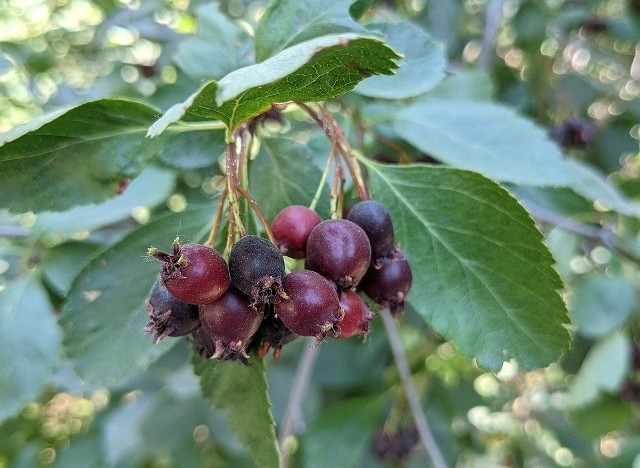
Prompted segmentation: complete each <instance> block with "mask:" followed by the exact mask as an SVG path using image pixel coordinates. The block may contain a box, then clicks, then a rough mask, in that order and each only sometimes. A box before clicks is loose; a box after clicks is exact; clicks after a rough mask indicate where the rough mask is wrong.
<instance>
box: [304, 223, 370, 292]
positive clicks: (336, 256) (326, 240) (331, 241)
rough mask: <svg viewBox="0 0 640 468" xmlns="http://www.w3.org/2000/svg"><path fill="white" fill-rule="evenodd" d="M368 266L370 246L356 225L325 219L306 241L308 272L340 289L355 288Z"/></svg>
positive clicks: (365, 235) (364, 234) (363, 233)
mask: <svg viewBox="0 0 640 468" xmlns="http://www.w3.org/2000/svg"><path fill="white" fill-rule="evenodd" d="M370 263H371V244H370V243H369V238H368V237H367V234H366V233H365V232H364V231H363V230H362V228H361V227H360V226H358V225H357V224H355V223H353V222H351V221H349V220H346V219H327V220H325V221H322V222H321V223H320V224H318V225H317V226H316V227H315V228H313V230H312V231H311V234H309V239H308V240H307V264H306V266H307V268H308V269H310V270H313V271H316V272H318V273H320V274H321V275H322V276H324V277H325V278H328V279H330V280H332V281H334V282H335V283H336V284H337V285H338V286H340V287H341V288H343V289H350V288H353V287H355V286H356V285H357V284H358V282H359V281H360V280H361V279H362V277H363V276H364V274H365V273H366V272H367V268H369V264H370Z"/></svg>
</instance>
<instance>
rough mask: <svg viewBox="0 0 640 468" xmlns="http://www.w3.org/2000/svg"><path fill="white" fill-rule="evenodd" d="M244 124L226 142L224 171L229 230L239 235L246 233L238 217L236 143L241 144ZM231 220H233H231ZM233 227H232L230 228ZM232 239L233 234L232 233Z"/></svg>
mask: <svg viewBox="0 0 640 468" xmlns="http://www.w3.org/2000/svg"><path fill="white" fill-rule="evenodd" d="M243 132H244V125H241V126H240V127H239V128H238V129H237V130H236V131H235V132H234V137H235V138H234V139H233V141H232V142H231V143H229V144H227V158H226V172H227V191H228V198H229V230H230V231H234V230H237V231H238V232H239V234H240V236H245V235H247V230H246V229H245V227H244V224H243V223H242V218H241V217H240V207H239V206H238V193H237V192H238V187H239V186H240V184H239V183H238V152H237V145H238V143H240V145H242V134H243ZM232 221H233V222H232ZM232 227H233V229H232ZM232 239H233V234H232Z"/></svg>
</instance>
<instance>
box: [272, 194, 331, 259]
mask: <svg viewBox="0 0 640 468" xmlns="http://www.w3.org/2000/svg"><path fill="white" fill-rule="evenodd" d="M321 221H322V218H320V215H318V213H316V212H315V211H313V210H312V209H310V208H307V207H306V206H302V205H292V206H287V207H286V208H284V209H283V210H282V211H280V212H279V213H278V214H277V215H276V217H275V218H274V219H273V222H272V223H271V234H273V237H274V239H275V241H276V246H277V247H278V249H280V252H282V254H283V255H286V256H287V257H291V258H298V259H299V258H304V257H305V255H306V247H307V239H308V238H309V234H310V233H311V231H312V230H313V228H314V227H316V226H317V225H318V224H320V222H321Z"/></svg>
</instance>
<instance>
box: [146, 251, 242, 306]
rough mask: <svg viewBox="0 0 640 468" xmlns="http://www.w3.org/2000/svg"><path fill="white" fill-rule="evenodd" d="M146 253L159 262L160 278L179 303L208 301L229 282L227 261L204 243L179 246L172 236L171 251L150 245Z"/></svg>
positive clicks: (218, 293)
mask: <svg viewBox="0 0 640 468" xmlns="http://www.w3.org/2000/svg"><path fill="white" fill-rule="evenodd" d="M148 253H149V255H150V256H152V257H155V258H156V259H158V260H159V261H161V262H162V270H161V271H160V278H161V279H162V281H163V282H164V284H165V286H166V287H167V289H168V290H169V292H170V293H171V295H173V296H174V297H175V298H176V299H179V300H181V301H182V302H186V303H188V304H208V303H209V302H213V301H215V300H216V299H218V298H219V297H220V296H222V294H224V292H225V291H226V290H227V288H228V287H229V284H231V277H230V276H229V268H228V266H227V262H225V261H224V258H223V257H222V255H220V254H219V253H218V252H216V251H215V250H213V249H212V248H210V247H207V246H206V245H201V244H183V245H180V243H179V242H178V239H176V240H175V241H174V242H173V249H172V251H171V253H167V252H161V251H159V250H158V249H156V248H153V247H152V248H150V249H149V252H148Z"/></svg>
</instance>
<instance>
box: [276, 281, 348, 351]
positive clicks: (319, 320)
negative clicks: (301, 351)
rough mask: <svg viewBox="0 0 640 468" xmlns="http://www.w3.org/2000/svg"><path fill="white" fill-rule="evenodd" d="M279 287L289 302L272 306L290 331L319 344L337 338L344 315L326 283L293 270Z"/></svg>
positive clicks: (334, 290) (335, 296) (283, 301)
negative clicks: (328, 336)
mask: <svg viewBox="0 0 640 468" xmlns="http://www.w3.org/2000/svg"><path fill="white" fill-rule="evenodd" d="M282 286H283V288H284V290H285V292H286V294H287V296H288V298H287V299H283V300H282V301H280V302H278V303H277V304H275V310H276V313H277V314H278V317H280V319H281V320H282V322H283V323H284V325H285V326H286V327H287V328H288V329H289V330H291V331H292V332H294V333H296V334H298V335H301V336H315V337H316V339H317V340H318V341H320V340H322V339H323V338H324V337H325V336H327V335H328V334H331V335H333V336H338V335H339V334H340V327H339V326H338V324H339V323H340V321H341V320H342V317H343V315H344V312H343V311H342V309H341V308H340V302H339V300H338V293H337V292H336V288H335V286H334V285H333V284H332V283H331V282H330V281H329V280H327V279H326V278H324V277H323V276H322V275H320V274H318V273H316V272H315V271H311V270H294V271H292V272H291V273H289V274H288V275H286V276H285V277H284V278H283V280H282Z"/></svg>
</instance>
